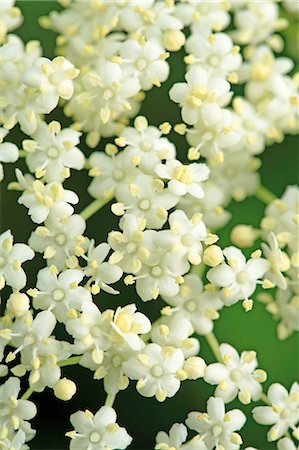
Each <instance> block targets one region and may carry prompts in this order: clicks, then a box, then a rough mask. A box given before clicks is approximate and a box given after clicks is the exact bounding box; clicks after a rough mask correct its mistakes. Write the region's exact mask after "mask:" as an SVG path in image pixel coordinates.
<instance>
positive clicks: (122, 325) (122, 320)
mask: <svg viewBox="0 0 299 450" xmlns="http://www.w3.org/2000/svg"><path fill="white" fill-rule="evenodd" d="M132 323H133V317H132V316H131V315H130V314H127V313H122V314H119V315H118V316H117V319H116V321H115V325H116V326H117V327H118V328H119V329H120V331H122V332H123V333H128V332H129V331H130V330H131V328H132Z"/></svg>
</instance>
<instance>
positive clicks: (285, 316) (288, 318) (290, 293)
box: [266, 283, 299, 340]
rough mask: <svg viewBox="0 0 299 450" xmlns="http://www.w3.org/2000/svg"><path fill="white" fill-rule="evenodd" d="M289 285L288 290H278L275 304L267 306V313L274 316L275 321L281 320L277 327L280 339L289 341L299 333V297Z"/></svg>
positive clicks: (271, 303)
mask: <svg viewBox="0 0 299 450" xmlns="http://www.w3.org/2000/svg"><path fill="white" fill-rule="evenodd" d="M292 287H294V286H293V284H292V283H289V286H288V288H287V289H286V290H281V289H277V291H276V294H275V298H274V301H273V302H270V303H268V304H267V305H266V309H267V311H269V312H270V313H271V314H273V316H274V319H279V320H280V322H279V324H278V326H277V335H278V339H281V340H283V339H287V338H288V337H289V336H291V335H292V333H294V331H299V295H298V294H296V293H295V291H294V290H293V289H292Z"/></svg>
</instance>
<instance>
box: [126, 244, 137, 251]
mask: <svg viewBox="0 0 299 450" xmlns="http://www.w3.org/2000/svg"><path fill="white" fill-rule="evenodd" d="M136 250H137V245H136V243H135V242H129V243H128V244H127V245H126V251H127V253H134V252H136Z"/></svg>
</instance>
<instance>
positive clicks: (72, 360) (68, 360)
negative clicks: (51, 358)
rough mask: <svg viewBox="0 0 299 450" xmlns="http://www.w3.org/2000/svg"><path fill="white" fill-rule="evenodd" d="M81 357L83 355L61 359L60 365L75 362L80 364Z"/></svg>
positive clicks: (70, 364)
mask: <svg viewBox="0 0 299 450" xmlns="http://www.w3.org/2000/svg"><path fill="white" fill-rule="evenodd" d="M80 359H81V355H80V356H71V358H68V359H64V360H62V361H59V363H58V366H59V367H66V366H74V365H75V364H79V362H80Z"/></svg>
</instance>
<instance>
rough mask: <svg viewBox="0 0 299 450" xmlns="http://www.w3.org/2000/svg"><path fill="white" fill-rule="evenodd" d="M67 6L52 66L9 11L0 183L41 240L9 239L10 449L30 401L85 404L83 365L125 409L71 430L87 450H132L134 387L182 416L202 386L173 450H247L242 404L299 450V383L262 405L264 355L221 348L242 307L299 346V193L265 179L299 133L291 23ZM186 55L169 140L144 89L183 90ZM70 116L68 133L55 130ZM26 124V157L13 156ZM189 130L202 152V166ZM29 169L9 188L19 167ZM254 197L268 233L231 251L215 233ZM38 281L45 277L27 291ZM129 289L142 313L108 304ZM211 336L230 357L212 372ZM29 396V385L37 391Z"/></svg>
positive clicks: (2, 363)
mask: <svg viewBox="0 0 299 450" xmlns="http://www.w3.org/2000/svg"><path fill="white" fill-rule="evenodd" d="M60 3H61V4H62V6H63V7H64V9H63V10H61V11H59V12H58V11H52V12H50V14H49V16H48V17H41V18H40V24H41V25H42V26H43V27H44V28H47V29H50V30H52V31H54V32H56V33H58V37H57V40H56V43H57V48H56V54H57V56H56V57H55V58H54V59H53V60H51V59H49V58H46V57H44V56H43V55H42V48H41V45H40V43H39V41H29V42H28V43H27V44H24V43H23V41H22V40H21V38H20V37H19V36H18V35H15V34H12V33H11V31H14V30H15V29H16V28H17V27H19V26H20V25H21V23H22V21H23V17H22V14H21V10H20V9H19V8H18V7H16V6H15V5H14V0H4V1H2V2H1V4H0V13H1V18H0V63H1V80H0V125H1V128H0V181H3V184H6V185H7V187H8V189H10V190H12V191H16V193H15V194H14V195H15V196H16V198H17V202H18V203H19V204H20V205H22V209H23V212H24V211H26V213H27V214H28V216H29V219H30V220H31V228H30V236H29V238H28V242H27V243H26V244H25V243H19V242H18V240H19V239H17V235H16V234H15V231H14V230H13V227H12V229H8V230H4V231H3V232H1V234H0V290H1V294H2V293H3V304H2V305H1V307H2V306H3V308H2V309H1V311H3V314H2V316H1V317H0V377H3V379H4V382H3V384H2V386H1V387H0V448H4V449H5V448H7V449H14V450H19V449H20V450H23V449H25V448H29V447H28V444H27V442H29V441H30V440H31V439H33V438H34V435H35V430H33V429H32V428H31V425H30V422H29V421H30V420H31V419H33V418H34V417H35V415H36V414H37V407H36V405H35V404H34V403H33V402H32V401H31V400H28V398H29V397H30V395H31V393H33V392H34V393H35V395H36V398H38V395H37V393H40V392H43V391H44V390H45V389H46V388H49V389H50V390H51V391H52V392H53V394H54V395H55V396H56V397H57V398H58V399H60V400H63V401H69V400H71V398H72V397H73V396H74V395H76V392H77V384H76V382H75V380H71V379H69V378H66V377H65V376H64V375H65V374H64V367H65V366H68V365H75V364H79V365H80V366H82V367H83V368H85V369H86V370H88V371H90V372H91V373H92V376H93V379H94V380H97V381H99V383H102V385H103V389H104V391H105V393H106V394H107V398H106V401H105V405H104V406H101V405H99V408H98V411H97V412H95V414H93V413H92V412H91V411H89V410H88V409H86V410H85V411H77V412H74V413H73V414H72V415H71V417H70V422H71V424H72V426H73V430H71V431H68V432H67V433H66V436H67V437H68V438H70V447H69V448H70V449H71V450H79V449H80V450H81V449H87V450H99V449H100V450H105V449H106V450H114V449H115V450H116V449H125V448H127V447H128V446H129V445H130V444H131V442H132V440H133V437H134V436H132V437H131V436H130V435H129V434H128V432H127V431H126V428H124V427H123V426H120V425H118V423H117V415H116V411H115V410H114V409H113V404H114V400H115V397H116V395H118V394H119V393H120V392H121V391H122V390H125V389H127V388H128V386H129V385H130V384H133V385H134V386H135V387H136V390H137V393H138V394H140V395H141V396H143V397H149V398H151V397H153V398H154V400H155V401H157V402H164V401H166V402H167V401H168V399H169V398H171V397H174V396H175V394H176V393H177V392H178V391H179V389H180V388H181V384H182V383H183V382H184V381H186V380H190V381H191V380H192V381H193V382H194V383H196V380H198V379H201V380H202V382H206V383H208V384H210V385H213V386H215V392H214V396H213V397H210V398H209V399H208V401H207V408H206V411H207V412H198V411H192V412H190V413H189V414H188V417H187V419H186V421H185V424H186V426H185V425H184V424H182V423H180V424H179V423H175V424H174V425H173V426H172V427H171V428H170V430H169V433H166V432H164V431H160V432H159V433H158V434H157V436H156V445H155V449H156V450H174V449H175V450H213V449H216V450H238V449H240V448H241V446H242V444H243V439H242V437H241V435H240V434H239V431H240V430H241V429H242V428H243V426H244V424H245V422H246V415H245V413H244V412H243V411H242V410H241V409H238V408H236V409H230V410H228V411H227V412H226V410H225V408H226V405H225V404H226V403H230V402H231V401H233V400H235V399H236V401H239V405H240V408H243V406H242V405H250V406H249V407H251V404H252V403H253V402H262V401H263V402H265V403H266V405H267V406H260V405H258V406H255V407H253V410H252V414H253V418H254V419H255V421H256V422H257V423H260V424H262V425H271V426H272V427H271V429H270V431H269V432H268V435H267V438H268V441H270V442H272V441H275V442H276V441H277V449H278V450H296V445H298V444H296V443H295V442H296V441H298V440H299V428H298V427H299V415H298V410H299V391H298V383H296V382H294V383H293V385H292V387H291V388H290V392H288V391H287V390H286V388H285V387H284V386H283V385H281V384H279V383H273V384H271V386H270V388H269V389H268V393H267V395H265V394H263V387H262V383H264V382H265V381H266V379H267V373H266V372H265V371H264V370H263V369H260V368H259V364H258V360H257V353H256V351H255V350H251V349H250V350H246V351H245V350H243V351H242V350H241V351H240V349H239V348H238V349H237V348H234V347H233V346H232V345H231V344H229V343H221V344H220V345H219V344H218V342H217V339H216V338H215V336H214V334H213V328H214V321H216V320H218V319H219V318H220V315H221V313H222V311H223V310H225V309H227V308H229V307H232V306H233V305H236V306H237V304H238V303H239V302H242V305H243V308H244V310H245V312H249V311H251V310H252V308H253V305H254V299H255V298H256V299H258V300H260V301H261V302H263V303H264V304H265V305H266V310H267V311H269V312H270V313H271V314H272V315H273V316H274V318H275V319H278V320H279V324H278V327H277V331H278V337H279V339H286V338H287V337H289V336H290V335H291V334H292V333H293V332H296V331H299V290H298V267H299V256H298V255H299V250H298V225H299V221H298V217H299V211H298V204H299V198H298V195H299V190H298V187H296V186H289V187H287V188H286V191H285V193H284V194H283V195H282V196H281V198H280V199H275V198H272V195H271V194H269V193H267V192H266V194H265V192H264V191H263V189H264V188H262V187H260V178H259V174H258V169H259V167H260V164H261V160H260V159H259V155H260V154H261V153H262V152H263V151H264V150H265V147H266V146H267V145H269V144H271V143H273V142H281V141H282V140H283V138H284V135H285V134H288V133H293V134H295V133H296V132H298V128H299V127H298V119H299V118H298V93H297V91H298V86H299V82H298V80H299V78H298V74H293V73H292V74H290V72H292V70H293V66H294V64H293V62H292V61H291V60H290V59H289V58H288V57H281V56H276V53H279V52H280V51H281V50H282V48H283V41H282V38H281V36H280V35H279V34H277V32H280V31H281V30H283V29H284V28H285V27H286V26H287V25H288V24H287V20H286V19H283V18H281V17H280V15H279V9H280V5H279V4H278V2H277V1H272V0H269V1H267V2H256V1H253V2H244V1H231V2H227V1H224V0H216V1H213V2H204V1H197V2H195V1H193V0H184V1H183V0H182V1H177V2H175V1H173V0H161V1H157V0H136V1H135V0H134V1H126V0H115V1H109V2H108V1H106V0H104V1H102V0H86V1H84V2H82V1H80V0H73V1H71V0H63V1H61V2H60ZM283 4H284V6H285V7H286V8H287V9H288V10H292V5H291V2H288V1H284V2H283ZM25 19H26V18H25ZM179 51H180V52H179ZM173 52H179V53H178V54H177V56H178V57H180V55H182V56H181V57H182V60H183V61H184V64H185V66H184V67H185V68H186V73H185V77H184V78H182V79H181V80H179V81H178V82H175V83H174V84H173V85H172V86H171V87H170V89H169V92H168V95H169V97H170V100H171V101H172V102H173V107H174V108H177V109H178V108H179V110H180V113H181V118H182V119H181V120H182V123H176V124H174V123H169V122H168V121H167V117H165V119H166V120H165V122H163V123H161V124H160V125H152V124H151V120H150V119H148V118H147V117H145V116H144V115H138V114H139V110H140V108H141V106H142V101H143V99H144V98H145V92H148V91H150V90H151V89H158V88H160V87H161V85H162V84H163V83H164V82H166V80H168V79H169V80H172V78H171V77H170V78H169V76H170V74H171V70H173V66H172V62H171V61H172V58H173V56H172V53H173ZM184 52H185V53H184ZM237 84H240V85H242V86H240V87H239V86H237V87H236V86H235V85H237ZM236 91H237V92H238V95H235V92H236ZM175 104H177V105H178V106H176V105H175ZM57 106H58V107H60V106H62V107H63V112H64V114H65V115H66V116H67V117H68V118H69V119H68V121H67V122H65V121H64V120H61V121H62V122H63V124H64V123H68V125H63V124H62V123H60V120H57V117H61V112H60V114H58V115H57V116H56V113H57V111H58V110H57V109H56V107H57ZM50 113H51V116H50V117H49V116H48V115H49V114H50ZM142 114H144V113H142ZM17 127H19V128H20V132H21V133H22V134H21V139H20V140H19V141H18V145H16V143H13V142H9V141H10V140H12V138H10V137H11V136H14V134H13V133H14V130H13V129H16V128H17ZM173 132H175V133H177V134H179V135H180V136H184V137H185V140H186V143H187V146H190V147H189V149H188V151H187V154H186V155H184V154H183V152H182V149H181V148H179V146H175V144H174V143H173V139H172V138H173ZM102 138H106V139H105V140H104V143H103V140H102ZM4 139H5V142H3V141H4ZM84 142H85V143H86V144H87V147H90V148H91V149H94V150H91V151H90V150H89V151H86V147H85V146H84ZM84 148H85V150H84ZM21 158H23V159H24V164H23V163H20V164H19V162H18V164H17V165H16V168H15V179H14V180H7V177H4V171H3V168H2V165H1V163H15V162H17V161H18V160H19V159H21ZM20 167H21V168H22V169H21V168H20ZM74 170H75V171H80V173H79V174H77V178H76V179H77V180H78V179H79V178H80V177H82V179H83V177H85V179H88V180H89V181H88V187H87V191H88V193H89V194H90V196H91V197H92V198H93V201H92V202H91V204H90V205H88V206H87V207H86V208H85V209H83V210H82V207H81V205H80V198H79V196H78V195H77V193H76V188H77V186H76V181H75V180H74V178H75V177H73V176H72V175H73V172H74ZM84 171H86V172H84ZM80 179H81V178H80ZM7 182H8V184H7ZM252 195H256V196H257V197H259V198H261V199H262V200H263V201H265V195H266V197H267V200H266V203H268V205H267V206H266V208H265V213H264V217H263V218H262V220H261V223H260V227H259V228H258V229H255V228H253V227H252V226H251V225H243V224H239V225H237V226H236V227H235V228H234V229H233V230H232V233H231V244H232V245H230V244H228V245H226V246H225V247H223V245H222V239H221V238H222V236H221V231H220V232H219V235H218V234H216V231H217V230H219V229H220V228H222V227H223V226H224V225H226V223H227V222H228V221H229V219H230V217H231V213H230V212H229V210H228V209H227V208H228V206H229V204H230V202H231V200H236V201H243V200H245V199H246V198H247V197H249V196H252ZM269 196H270V199H269ZM108 203H110V205H109V206H110V210H111V216H112V217H113V219H114V226H113V229H112V230H110V231H109V232H108V233H107V236H106V237H104V238H103V237H102V236H101V235H100V232H99V235H96V236H90V230H89V227H88V219H89V218H90V217H91V216H92V215H93V214H98V216H97V220H98V221H100V220H101V219H100V213H99V210H100V209H101V208H102V207H104V206H105V205H106V204H108ZM20 210H21V207H20ZM98 223H100V222H98ZM98 228H99V227H98ZM15 236H16V239H15ZM258 238H260V240H261V242H260V241H258V245H257V246H255V241H256V240H257V239H258ZM244 248H245V250H244V252H243V251H242V250H241V249H244ZM246 248H247V249H250V251H249V253H248V252H247V249H246ZM248 255H250V256H248ZM31 260H33V262H30V261H31ZM35 261H39V262H38V263H37V264H36V265H34V264H35ZM27 267H30V268H32V269H33V270H34V276H30V277H28V279H27V275H26V270H27ZM36 268H38V269H37V270H36ZM131 285H134V288H135V291H136V296H137V300H138V302H137V301H136V300H133V299H130V300H129V301H128V303H127V304H124V303H123V302H121V301H119V303H120V304H121V306H115V307H109V308H105V307H104V306H103V305H102V304H101V300H102V295H103V292H105V293H106V294H107V295H108V296H109V295H114V296H116V303H117V295H118V294H121V296H122V294H123V293H124V291H125V290H127V291H129V288H128V286H131ZM257 287H258V288H261V289H263V290H262V291H260V292H259V293H258V294H257V295H255V291H256V289H257ZM265 289H273V290H271V291H269V292H271V293H269V292H265ZM139 300H140V301H139ZM144 302H152V304H154V303H155V302H156V303H157V304H158V305H162V308H160V306H158V309H159V308H160V313H158V312H157V313H156V314H153V315H150V317H148V316H147V314H145V313H144V311H145V305H144ZM159 302H160V303H159ZM153 310H154V308H153ZM147 311H148V309H147ZM157 311H158V310H157ZM254 313H255V312H252V314H254ZM244 317H246V314H245V313H244ZM61 331H62V332H63V333H62V335H63V336H64V338H61V337H59V336H61ZM198 336H200V339H199V338H198ZM204 338H206V340H207V342H208V344H209V345H210V347H211V350H212V352H213V354H214V356H215V358H216V359H217V362H211V361H209V360H205V358H204V357H203V353H202V350H201V339H204ZM269 375H270V374H269ZM20 379H22V383H21V382H20ZM21 386H22V390H23V388H24V386H25V387H28V389H27V390H25V391H24V392H22V394H20V390H21ZM120 395H121V394H120ZM246 411H247V410H246ZM248 411H249V410H248ZM120 419H121V420H122V418H120ZM125 425H126V426H128V425H129V424H128V423H125ZM187 427H188V428H187ZM189 432H190V433H191V435H190V436H189V437H188V435H189ZM194 432H195V433H196V434H194ZM130 433H132V435H133V434H134V433H133V430H132V432H131V431H130ZM293 438H294V439H295V440H296V441H293ZM252 440H253V439H252ZM242 448H244V447H242ZM245 450H246V449H245ZM247 450H255V449H254V448H253V447H247Z"/></svg>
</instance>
